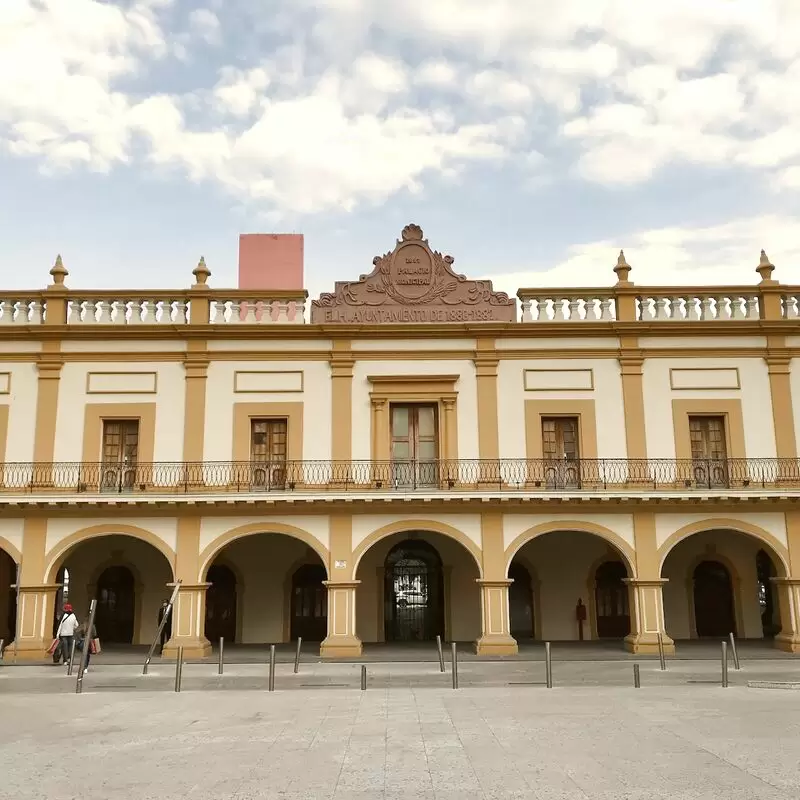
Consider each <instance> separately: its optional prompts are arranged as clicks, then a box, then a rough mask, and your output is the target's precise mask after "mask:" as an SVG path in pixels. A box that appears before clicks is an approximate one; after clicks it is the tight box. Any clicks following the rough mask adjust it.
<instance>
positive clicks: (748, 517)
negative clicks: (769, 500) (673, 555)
mask: <svg viewBox="0 0 800 800" xmlns="http://www.w3.org/2000/svg"><path fill="white" fill-rule="evenodd" d="M714 520H715V516H714V514H711V513H708V512H707V513H705V514H657V515H656V544H657V545H658V546H659V547H661V546H662V545H663V544H664V542H666V540H667V539H669V537H670V536H671V535H672V534H673V533H675V532H676V531H679V530H681V528H685V527H686V526H688V525H699V524H701V523H702V524H708V526H709V528H731V527H735V525H736V523H737V522H738V523H742V524H743V525H745V526H747V525H752V526H753V527H755V528H761V529H763V530H765V531H766V532H767V533H769V534H771V535H772V536H774V537H775V538H776V539H777V540H778V542H779V543H780V544H782V545H786V543H787V538H786V517H785V515H784V514H783V513H781V512H772V513H771V512H768V511H765V512H761V513H751V514H725V517H724V520H725V521H723V522H715V521H714Z"/></svg>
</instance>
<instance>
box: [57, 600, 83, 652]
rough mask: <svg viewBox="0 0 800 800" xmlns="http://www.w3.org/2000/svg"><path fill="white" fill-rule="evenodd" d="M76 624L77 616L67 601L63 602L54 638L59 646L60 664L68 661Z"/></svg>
mask: <svg viewBox="0 0 800 800" xmlns="http://www.w3.org/2000/svg"><path fill="white" fill-rule="evenodd" d="M78 625H79V623H78V618H77V617H76V616H75V612H74V611H73V610H72V606H71V605H70V604H69V603H64V613H63V615H62V617H61V621H60V622H59V623H58V630H57V631H56V638H57V639H58V641H59V647H60V648H61V663H62V664H67V663H68V662H69V657H70V653H71V652H72V642H73V640H74V638H75V631H76V629H77V628H78Z"/></svg>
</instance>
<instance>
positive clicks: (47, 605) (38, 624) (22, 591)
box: [6, 517, 60, 661]
mask: <svg viewBox="0 0 800 800" xmlns="http://www.w3.org/2000/svg"><path fill="white" fill-rule="evenodd" d="M46 546H47V519H45V518H42V517H28V518H27V519H26V520H25V528H24V532H23V538H22V562H21V569H20V586H19V604H18V605H17V638H16V641H15V642H13V643H12V644H11V645H10V646H9V647H7V648H6V652H7V653H11V654H13V653H15V654H16V657H17V658H18V659H19V660H22V661H38V660H40V659H43V658H47V649H48V647H49V646H50V642H51V641H52V640H53V623H54V620H55V598H56V593H57V592H58V590H59V588H60V586H59V585H58V584H47V583H45V574H44V568H45V563H44V559H45V549H46Z"/></svg>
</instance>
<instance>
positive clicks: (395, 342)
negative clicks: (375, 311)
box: [352, 338, 475, 358]
mask: <svg viewBox="0 0 800 800" xmlns="http://www.w3.org/2000/svg"><path fill="white" fill-rule="evenodd" d="M446 347H447V349H448V350H451V351H452V350H464V351H465V352H464V355H465V356H466V357H468V358H471V357H472V351H473V350H474V349H475V339H450V338H448V339H447V345H446ZM352 349H353V351H355V352H359V351H360V352H362V353H365V352H375V351H378V352H380V351H388V352H406V351H410V352H412V353H417V352H430V351H432V350H441V349H442V340H441V339H406V340H402V339H367V338H364V339H354V340H353V342H352Z"/></svg>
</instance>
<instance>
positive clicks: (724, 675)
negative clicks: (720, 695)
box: [722, 642, 728, 689]
mask: <svg viewBox="0 0 800 800" xmlns="http://www.w3.org/2000/svg"><path fill="white" fill-rule="evenodd" d="M722 688H723V689H727V688H728V643H727V642H723V643H722Z"/></svg>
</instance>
